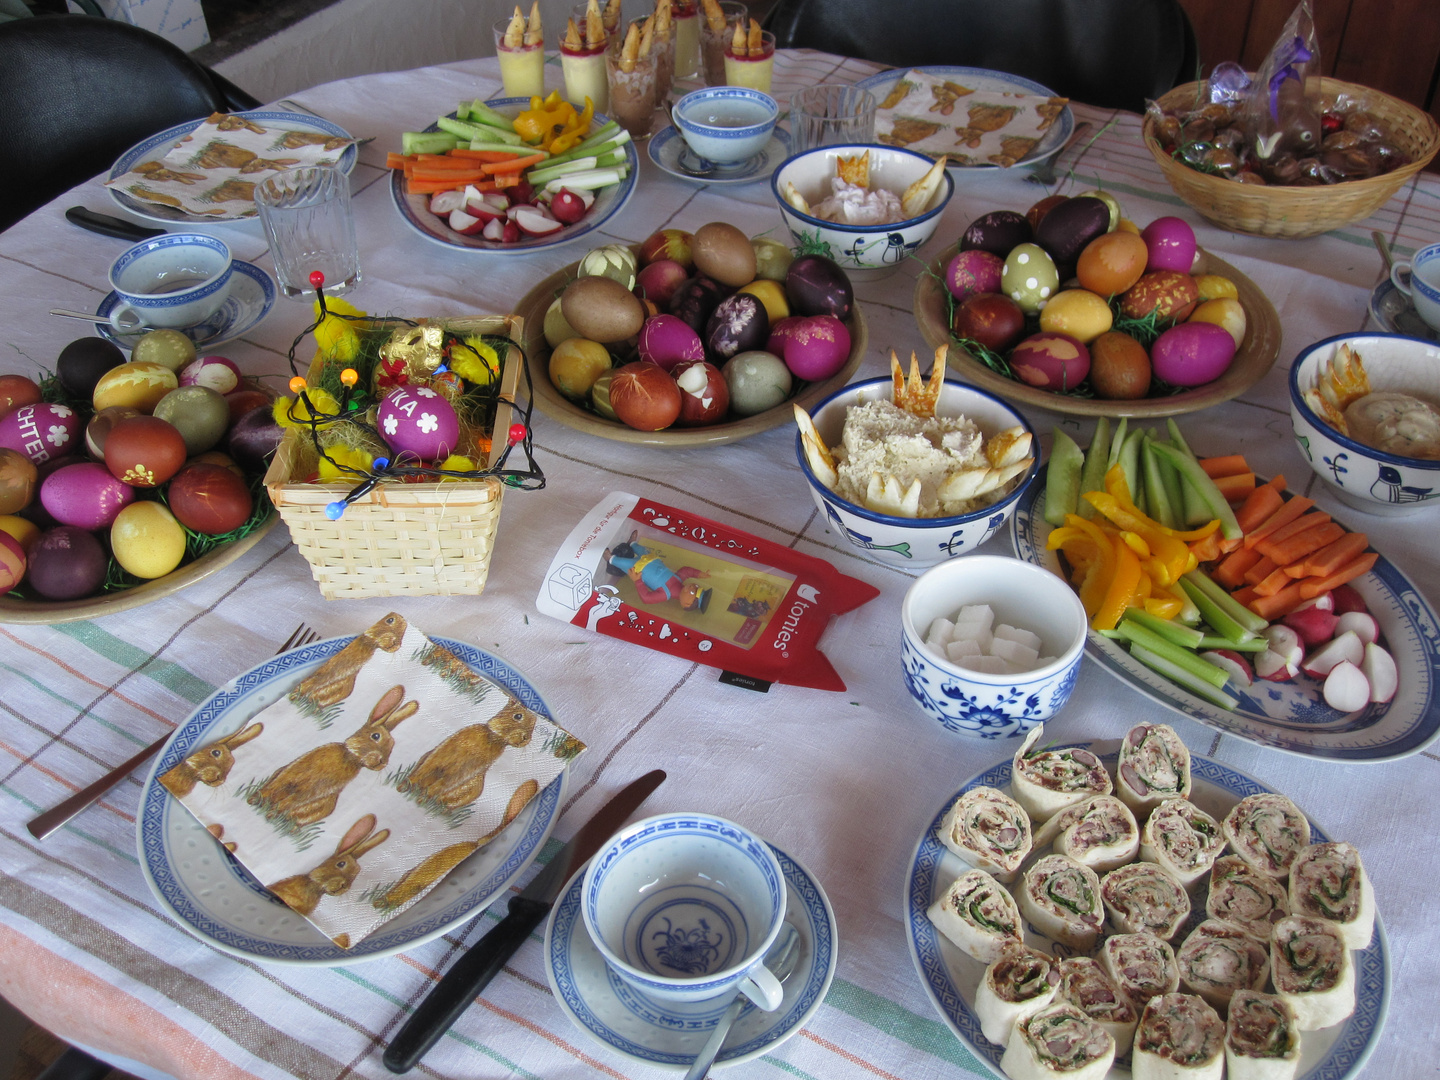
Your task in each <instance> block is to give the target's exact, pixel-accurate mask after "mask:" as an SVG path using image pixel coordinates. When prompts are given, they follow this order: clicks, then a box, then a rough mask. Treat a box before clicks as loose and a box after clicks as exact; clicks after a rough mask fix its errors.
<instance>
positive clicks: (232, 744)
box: [160, 723, 265, 799]
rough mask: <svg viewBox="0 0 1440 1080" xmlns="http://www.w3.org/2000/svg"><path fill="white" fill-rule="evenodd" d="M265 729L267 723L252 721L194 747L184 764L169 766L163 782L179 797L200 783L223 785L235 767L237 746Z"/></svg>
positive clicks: (161, 780) (166, 788)
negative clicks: (252, 722)
mask: <svg viewBox="0 0 1440 1080" xmlns="http://www.w3.org/2000/svg"><path fill="white" fill-rule="evenodd" d="M264 730H265V725H264V724H258V723H257V724H250V725H249V726H248V727H243V728H241V729H240V730H239V731H234V732H231V733H230V734H229V735H226V736H225V737H224V738H221V739H216V740H215V741H214V742H209V743H206V744H205V745H204V746H202V747H200V749H198V750H192V751H191V752H190V754H189V755H188V756H187V757H186V758H185V760H184V761H182V762H180V764H178V765H175V766H173V767H171V768H169V769H166V770H165V772H164V774H163V775H162V776H161V777H160V783H162V784H163V785H165V790H166V791H168V792H170V794H172V795H174V796H175V797H176V798H179V799H183V798H184V797H185V796H186V795H189V794H190V793H191V792H192V791H194V790H195V785H196V784H204V785H205V786H206V787H219V786H220V785H221V784H223V783H224V782H225V778H226V777H227V776H229V775H230V770H231V769H233V768H234V767H235V754H234V751H235V748H236V747H237V746H244V745H245V744H246V743H247V742H249V741H250V740H251V739H253V738H255V736H257V735H259V734H260V732H262V731H264Z"/></svg>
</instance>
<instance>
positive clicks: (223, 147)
mask: <svg viewBox="0 0 1440 1080" xmlns="http://www.w3.org/2000/svg"><path fill="white" fill-rule="evenodd" d="M259 156H260V155H259V154H257V153H255V151H254V150H246V149H245V148H244V147H243V146H236V145H235V144H234V143H227V142H225V141H224V140H223V139H213V140H211V141H210V142H208V143H206V144H205V146H204V147H203V148H202V149H201V151H200V152H199V153H198V154H196V155H195V156H194V157H192V158H191V159H190V161H191V163H192V164H194V165H198V166H200V167H201V168H202V169H238V168H240V167H241V166H242V165H245V164H246V163H247V162H251V161H254V160H255V159H256V158H257V157H259Z"/></svg>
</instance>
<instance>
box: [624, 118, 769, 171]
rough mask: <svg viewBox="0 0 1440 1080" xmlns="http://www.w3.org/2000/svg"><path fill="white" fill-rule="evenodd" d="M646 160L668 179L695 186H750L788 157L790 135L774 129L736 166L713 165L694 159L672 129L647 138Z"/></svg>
mask: <svg viewBox="0 0 1440 1080" xmlns="http://www.w3.org/2000/svg"><path fill="white" fill-rule="evenodd" d="M649 154H650V160H651V161H653V162H654V163H655V164H656V165H659V166H660V168H661V169H663V170H664V171H665V172H667V173H669V174H670V175H671V176H678V177H679V178H680V179H681V180H690V181H693V182H695V183H697V184H751V183H754V182H755V181H756V180H764V179H765V178H766V177H768V176H769V175H770V174H771V173H773V172H774V171H775V170H776V168H777V167H778V166H779V165H780V163H781V162H782V161H784V160H785V159H786V158H787V157H789V156H790V133H789V132H788V131H786V130H785V129H784V128H779V127H777V128H776V129H775V131H774V133H773V134H772V135H771V136H770V141H769V142H768V143H766V144H765V147H764V149H763V150H761V151H760V153H758V154H756V155H755V156H754V157H752V158H749V159H747V160H745V161H742V162H740V163H739V164H736V165H716V164H714V163H713V162H709V161H706V160H705V159H704V158H702V157H700V156H698V155H697V154H696V153H695V152H694V151H693V150H691V149H690V147H689V146H687V145H686V144H685V140H684V139H683V138H681V137H680V132H679V131H677V130H676V129H675V128H674V126H671V127H667V128H663V129H661V130H660V131H657V132H656V133H655V134H654V135H652V136H650V148H649Z"/></svg>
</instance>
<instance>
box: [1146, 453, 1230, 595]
mask: <svg viewBox="0 0 1440 1080" xmlns="http://www.w3.org/2000/svg"><path fill="white" fill-rule="evenodd" d="M1155 452H1156V453H1157V454H1159V455H1160V456H1161V457H1163V458H1165V459H1166V460H1167V461H1169V462H1170V464H1171V465H1173V466H1175V468H1176V469H1177V470H1178V471H1179V473H1180V475H1181V476H1182V477H1184V478H1185V479H1186V480H1188V481H1190V483H1191V484H1193V485H1194V487H1195V490H1196V491H1197V492H1198V493H1199V495H1200V497H1201V498H1202V499H1203V500H1204V501H1205V508H1206V509H1207V510H1209V511H1210V516H1211V517H1214V518H1219V519H1220V535H1221V536H1223V537H1225V539H1226V540H1239V539H1240V537H1241V536H1242V535H1243V534H1242V533H1241V531H1240V523H1239V522H1237V521H1236V520H1235V511H1234V510H1231V509H1230V504H1229V503H1228V502H1226V501H1225V496H1224V495H1223V494H1221V492H1220V489H1219V488H1218V487H1216V486H1215V481H1214V480H1211V479H1210V477H1208V476H1206V475H1205V470H1204V469H1202V468H1201V467H1200V463H1199V462H1198V461H1195V460H1194V459H1192V458H1188V457H1186V456H1185V455H1184V454H1182V453H1180V451H1178V450H1176V449H1175V448H1174V447H1172V446H1163V445H1162V446H1157V447H1156V448H1155ZM1226 595H1229V594H1228V593H1227V594H1226Z"/></svg>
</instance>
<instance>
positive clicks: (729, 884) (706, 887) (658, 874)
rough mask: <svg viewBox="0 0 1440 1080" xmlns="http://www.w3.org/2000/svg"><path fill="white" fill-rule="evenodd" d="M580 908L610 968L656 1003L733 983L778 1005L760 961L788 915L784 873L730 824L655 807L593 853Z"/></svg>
mask: <svg viewBox="0 0 1440 1080" xmlns="http://www.w3.org/2000/svg"><path fill="white" fill-rule="evenodd" d="M580 910H581V914H582V916H583V918H584V920H585V929H586V930H588V931H589V933H590V937H591V940H593V941H594V943H595V947H596V948H597V949H599V950H600V955H601V956H603V957H604V958H605V963H606V965H608V966H609V968H610V970H611V971H613V972H614V973H615V974H616V975H618V976H619V978H620V979H621V980H622V981H623V982H625V983H626V984H627V985H628V986H629V987H630V988H631V989H633V990H635V991H637V992H638V993H640V994H642V995H644V996H646V997H648V998H650V999H652V1000H654V1001H657V1002H661V1003H668V1004H674V1003H680V1004H691V1003H695V1002H705V1001H710V1000H712V999H724V1000H729V999H730V998H732V997H733V996H734V994H735V992H736V990H739V991H740V992H741V993H743V994H744V995H745V996H746V997H748V998H749V999H750V1000H751V1001H752V1002H754V1003H755V1005H756V1006H757V1007H758V1008H760V1009H763V1010H764V1011H766V1012H773V1011H774V1010H775V1009H778V1008H779V1007H780V1000H781V996H782V991H781V987H780V983H779V981H778V980H777V979H776V978H775V976H774V975H773V974H772V973H771V972H770V970H769V969H768V968H766V967H765V965H764V964H763V963H762V961H763V960H764V958H765V954H766V952H768V951H769V949H770V946H771V945H773V944H774V943H775V939H776V938H777V937H778V936H779V934H780V928H781V927H782V926H783V925H784V922H785V878H784V876H783V874H782V873H781V870H780V863H779V861H778V860H777V859H776V858H775V854H774V852H772V851H771V850H770V847H769V845H768V844H766V843H765V841H763V840H761V839H760V838H759V837H757V836H755V835H754V834H753V833H750V832H748V831H746V830H745V829H743V828H741V827H740V826H739V825H736V824H735V823H734V822H732V821H726V820H725V819H724V818H718V817H711V816H710V815H708V814H662V815H660V816H658V817H651V818H646V819H645V820H643V821H637V822H635V823H634V824H633V825H630V826H628V827H626V828H624V829H622V830H621V831H620V832H618V833H616V834H615V836H614V837H612V838H611V839H610V842H609V843H608V844H606V845H605V847H603V848H601V849H600V851H598V852H597V853H596V854H595V857H594V858H593V859H591V860H590V865H589V866H588V867H587V868H586V870H585V880H584V882H583V884H582V886H581V908H580Z"/></svg>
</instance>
